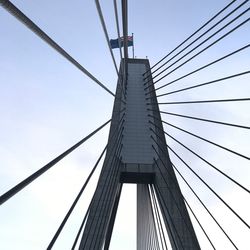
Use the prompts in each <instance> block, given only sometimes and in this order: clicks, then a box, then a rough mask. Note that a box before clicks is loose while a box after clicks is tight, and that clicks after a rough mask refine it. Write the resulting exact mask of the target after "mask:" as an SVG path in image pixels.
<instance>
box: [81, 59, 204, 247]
mask: <svg viewBox="0 0 250 250" xmlns="http://www.w3.org/2000/svg"><path fill="white" fill-rule="evenodd" d="M126 63H127V64H126V67H127V68H126V70H125V72H127V76H124V75H123V74H122V72H124V70H123V69H124V66H125V65H124V62H123V61H122V62H121V65H120V74H121V76H122V77H124V78H125V81H123V82H125V83H126V84H124V85H122V84H117V89H116V97H115V101H114V107H113V115H112V123H111V127H110V133H109V142H108V147H107V154H106V157H105V160H104V163H103V167H102V171H101V174H100V178H99V181H98V184H97V188H96V190H95V193H94V196H93V198H92V201H91V205H90V209H89V213H88V219H87V221H86V225H85V229H84V232H83V236H82V239H81V243H80V247H79V249H95V250H99V249H100V250H101V249H108V248H109V243H110V239H111V235H112V230H113V226H114V221H115V217H116V212H117V207H118V204H119V198H120V194H121V189H122V184H123V183H136V184H137V249H138V250H145V249H154V248H156V249H157V242H156V241H154V238H155V237H156V233H157V232H156V229H155V225H154V223H153V210H152V203H151V201H150V197H152V190H153V192H154V194H155V197H156V198H157V204H158V205H159V207H160V212H161V214H162V218H163V221H164V224H165V228H166V230H167V233H168V236H169V240H170V243H171V246H172V249H175V250H177V249H183V250H186V249H189V250H191V249H192V250H196V249H200V247H199V243H198V240H197V238H196V235H195V232H194V229H193V226H192V223H191V220H190V218H189V214H188V212H187V209H186V206H185V204H184V201H183V197H182V194H181V191H180V188H179V185H178V182H177V179H176V176H175V173H174V170H173V168H172V165H171V163H170V159H169V155H168V150H167V146H166V141H165V136H164V132H163V127H162V123H161V121H160V113H159V108H158V104H157V100H156V95H155V91H154V86H153V85H152V86H150V87H149V88H147V89H146V90H145V87H147V85H146V86H144V82H145V81H144V80H143V78H144V77H143V73H145V72H146V71H147V70H149V69H150V67H149V61H148V60H147V59H127V62H126ZM147 74H148V76H149V79H151V73H150V71H149V73H147ZM122 77H121V78H122ZM148 84H149V85H150V82H149V83H148ZM121 86H123V87H121ZM124 92H125V93H126V100H125V99H124ZM147 92H150V94H148V95H147V98H146V96H145V94H146V93H147ZM149 184H150V187H152V189H151V191H150V189H149ZM158 249H159V248H158Z"/></svg>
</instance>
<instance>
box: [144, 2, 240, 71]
mask: <svg viewBox="0 0 250 250" xmlns="http://www.w3.org/2000/svg"><path fill="white" fill-rule="evenodd" d="M234 2H236V0H233V1H231V2H230V3H229V4H228V5H227V6H226V7H224V8H223V9H222V10H220V11H219V12H218V13H216V14H215V15H214V16H213V17H212V18H211V19H209V20H208V21H207V22H206V23H205V24H203V25H202V26H201V27H200V28H199V29H197V30H196V31H195V32H194V33H193V34H191V35H190V36H189V37H188V38H186V39H185V40H184V41H183V42H182V43H180V44H179V45H178V46H177V47H176V48H174V49H173V50H172V51H171V52H169V53H168V54H167V55H166V56H164V57H163V58H162V59H161V60H160V61H158V62H157V63H156V64H154V65H153V66H152V67H151V68H150V69H149V70H147V71H146V72H145V73H144V74H143V75H145V74H146V73H148V72H149V71H150V70H151V69H153V68H154V67H155V66H157V65H158V64H159V63H161V62H162V61H163V60H165V59H166V58H167V57H168V56H169V55H171V54H172V53H173V52H175V51H176V50H177V49H178V48H180V47H181V46H182V45H183V44H185V43H186V42H187V41H188V40H189V39H190V38H192V37H193V36H194V35H196V34H197V33H198V32H199V31H200V30H202V29H203V28H204V27H205V26H207V25H208V24H209V23H211V22H212V21H213V20H214V19H215V18H216V17H217V16H219V15H220V14H221V13H223V12H224V11H225V10H226V9H227V8H229V7H230V6H231V5H232V4H233V3H234Z"/></svg>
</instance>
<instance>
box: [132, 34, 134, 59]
mask: <svg viewBox="0 0 250 250" xmlns="http://www.w3.org/2000/svg"><path fill="white" fill-rule="evenodd" d="M132 41H133V47H132V51H133V58H135V47H134V33H132Z"/></svg>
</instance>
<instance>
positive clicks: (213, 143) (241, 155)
mask: <svg viewBox="0 0 250 250" xmlns="http://www.w3.org/2000/svg"><path fill="white" fill-rule="evenodd" d="M149 116H150V117H153V118H155V119H156V120H159V121H161V122H163V123H165V124H167V125H169V126H171V127H173V128H175V129H178V130H180V131H182V132H185V133H187V134H189V135H192V136H194V137H196V138H198V139H200V140H202V141H205V142H208V143H210V144H212V145H214V146H216V147H219V148H221V149H224V150H226V151H228V152H230V153H232V154H235V155H237V156H240V157H242V158H244V159H247V160H250V157H248V156H245V155H243V154H240V153H238V152H236V151H234V150H232V149H229V148H227V147H224V146H222V145H220V144H217V143H215V142H213V141H210V140H208V139H206V138H204V137H201V136H198V135H196V134H193V133H191V132H189V131H187V130H185V129H182V128H180V127H177V126H175V125H173V124H171V123H168V122H165V121H163V120H160V119H158V118H157V117H155V116H152V115H149Z"/></svg>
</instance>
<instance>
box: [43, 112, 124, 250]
mask: <svg viewBox="0 0 250 250" xmlns="http://www.w3.org/2000/svg"><path fill="white" fill-rule="evenodd" d="M122 121H123V116H122V117H121V119H120V122H119V124H120V123H121V122H122ZM118 126H119V125H118ZM117 131H118V130H117ZM117 131H116V132H115V133H114V134H113V135H112V137H111V138H110V140H112V139H113V137H114V136H115V135H116V133H117ZM107 147H108V144H107V145H106V146H105V148H104V149H103V151H102V153H101V155H100V156H99V158H98V160H97V162H96V164H95V165H94V167H93V169H92V170H91V172H90V174H89V176H88V177H87V179H86V181H85V183H84V185H83V186H82V188H81V190H80V192H79V193H78V195H77V197H76V198H75V200H74V202H73V204H72V206H71V207H70V209H69V210H68V212H67V214H66V215H65V217H64V219H63V221H62V223H61V224H60V226H59V228H58V229H57V231H56V233H55V235H54V237H53V238H52V240H51V242H50V243H49V246H48V249H51V248H52V247H53V245H54V244H55V242H56V240H57V238H58V236H59V235H60V233H61V231H62V229H63V227H64V226H65V224H66V222H67V220H68V218H69V216H70V215H71V213H72V211H73V210H74V208H75V206H76V204H77V202H78V200H79V199H80V198H81V195H82V193H83V191H84V190H85V188H86V186H87V185H88V183H89V180H90V178H91V177H92V175H93V174H94V172H95V170H96V168H97V166H98V164H99V162H100V160H101V159H102V157H103V155H104V153H105V151H106V150H107Z"/></svg>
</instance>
